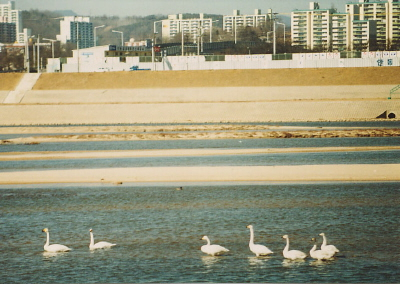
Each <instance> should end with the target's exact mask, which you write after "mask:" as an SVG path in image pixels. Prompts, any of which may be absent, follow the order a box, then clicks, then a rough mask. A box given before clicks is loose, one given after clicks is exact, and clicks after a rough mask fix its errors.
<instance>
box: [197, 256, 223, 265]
mask: <svg viewBox="0 0 400 284" xmlns="http://www.w3.org/2000/svg"><path fill="white" fill-rule="evenodd" d="M221 260H222V256H211V255H203V256H202V257H201V261H202V262H203V264H204V266H206V267H208V268H211V267H212V266H213V265H214V264H216V263H218V262H220V261H221Z"/></svg>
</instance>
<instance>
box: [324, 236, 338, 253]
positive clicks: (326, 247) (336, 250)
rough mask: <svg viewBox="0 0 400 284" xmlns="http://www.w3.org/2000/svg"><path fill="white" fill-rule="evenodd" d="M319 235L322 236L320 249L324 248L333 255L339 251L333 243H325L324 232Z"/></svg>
mask: <svg viewBox="0 0 400 284" xmlns="http://www.w3.org/2000/svg"><path fill="white" fill-rule="evenodd" d="M319 235H320V236H322V238H323V241H322V245H321V249H322V250H326V251H328V252H331V253H333V255H335V254H336V253H337V252H339V250H338V249H337V248H336V247H335V246H334V245H327V244H326V237H325V234H324V233H321V234H319Z"/></svg>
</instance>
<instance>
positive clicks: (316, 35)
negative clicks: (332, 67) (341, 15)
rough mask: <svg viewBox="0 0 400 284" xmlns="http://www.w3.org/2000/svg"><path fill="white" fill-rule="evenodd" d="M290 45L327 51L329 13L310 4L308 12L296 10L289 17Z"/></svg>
mask: <svg viewBox="0 0 400 284" xmlns="http://www.w3.org/2000/svg"><path fill="white" fill-rule="evenodd" d="M291 30H292V31H291V32H292V45H294V46H303V47H305V48H308V49H315V48H317V47H320V48H322V49H323V50H328V47H329V46H330V44H331V32H330V30H331V12H330V10H329V9H320V7H319V4H318V3H317V2H310V6H309V9H308V10H296V11H293V12H292V15H291Z"/></svg>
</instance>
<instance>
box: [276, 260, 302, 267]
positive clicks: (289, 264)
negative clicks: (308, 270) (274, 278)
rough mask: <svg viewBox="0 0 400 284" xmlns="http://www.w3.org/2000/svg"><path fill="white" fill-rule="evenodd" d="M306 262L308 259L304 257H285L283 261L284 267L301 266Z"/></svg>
mask: <svg viewBox="0 0 400 284" xmlns="http://www.w3.org/2000/svg"><path fill="white" fill-rule="evenodd" d="M305 263H306V261H305V260H304V259H295V260H292V259H284V260H283V261H282V266H284V267H296V266H300V265H304V264H305Z"/></svg>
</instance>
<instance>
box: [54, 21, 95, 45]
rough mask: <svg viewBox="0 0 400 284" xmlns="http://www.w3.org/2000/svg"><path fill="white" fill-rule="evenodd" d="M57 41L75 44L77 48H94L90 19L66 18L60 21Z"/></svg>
mask: <svg viewBox="0 0 400 284" xmlns="http://www.w3.org/2000/svg"><path fill="white" fill-rule="evenodd" d="M57 40H59V41H60V42H61V43H63V44H65V43H67V42H72V43H77V44H78V47H79V48H89V47H92V46H94V35H93V24H92V23H91V22H90V17H81V16H79V17H78V16H68V17H64V19H63V20H61V21H60V34H59V35H57Z"/></svg>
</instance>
